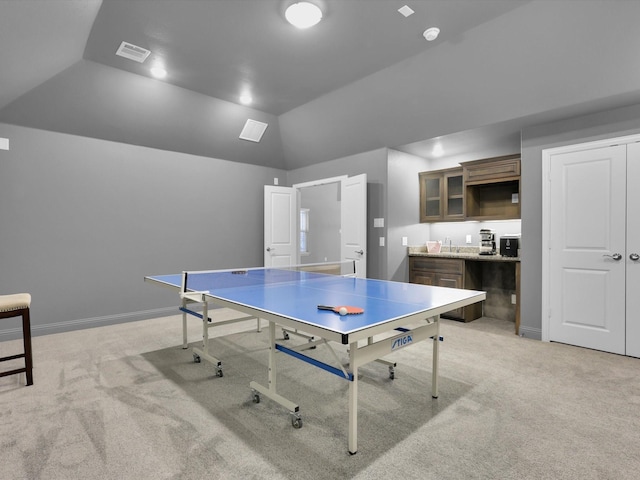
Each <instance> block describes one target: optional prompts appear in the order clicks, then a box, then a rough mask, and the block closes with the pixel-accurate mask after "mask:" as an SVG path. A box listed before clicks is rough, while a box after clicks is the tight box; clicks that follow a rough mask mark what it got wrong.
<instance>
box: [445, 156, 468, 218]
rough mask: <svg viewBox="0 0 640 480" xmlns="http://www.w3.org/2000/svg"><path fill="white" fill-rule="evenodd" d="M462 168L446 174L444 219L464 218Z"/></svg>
mask: <svg viewBox="0 0 640 480" xmlns="http://www.w3.org/2000/svg"><path fill="white" fill-rule="evenodd" d="M462 180H463V175H462V169H461V168H459V169H456V170H453V171H451V172H448V173H445V174H444V181H443V185H444V199H445V201H444V215H443V216H444V220H459V221H460V220H464V194H463V192H464V188H463V181H462Z"/></svg>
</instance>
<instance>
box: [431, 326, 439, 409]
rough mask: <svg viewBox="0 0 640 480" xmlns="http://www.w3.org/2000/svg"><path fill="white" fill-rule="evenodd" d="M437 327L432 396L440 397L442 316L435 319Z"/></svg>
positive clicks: (434, 341)
mask: <svg viewBox="0 0 640 480" xmlns="http://www.w3.org/2000/svg"><path fill="white" fill-rule="evenodd" d="M435 322H436V325H437V329H436V334H435V335H434V336H433V368H432V372H431V396H432V397H433V398H438V357H439V356H440V318H436V319H435Z"/></svg>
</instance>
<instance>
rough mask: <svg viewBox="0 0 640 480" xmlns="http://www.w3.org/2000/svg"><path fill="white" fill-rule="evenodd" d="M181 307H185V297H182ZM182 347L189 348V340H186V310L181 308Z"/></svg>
mask: <svg viewBox="0 0 640 480" xmlns="http://www.w3.org/2000/svg"><path fill="white" fill-rule="evenodd" d="M182 308H183V309H185V308H187V299H186V298H183V299H182ZM182 348H183V349H185V350H186V349H187V348H189V342H188V341H187V312H185V311H184V310H182Z"/></svg>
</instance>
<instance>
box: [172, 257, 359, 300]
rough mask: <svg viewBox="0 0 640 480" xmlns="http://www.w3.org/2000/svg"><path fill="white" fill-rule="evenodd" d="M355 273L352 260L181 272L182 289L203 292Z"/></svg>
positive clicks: (347, 275)
mask: <svg viewBox="0 0 640 480" xmlns="http://www.w3.org/2000/svg"><path fill="white" fill-rule="evenodd" d="M336 275H337V276H343V277H355V276H356V265H355V262H354V261H345V262H325V263H313V264H301V265H290V266H282V267H259V268H247V269H229V270H200V271H187V272H183V274H182V291H183V292H204V291H209V292H211V291H214V290H221V289H226V288H239V287H250V286H256V285H269V284H276V283H285V282H300V281H313V280H319V281H321V280H322V279H323V278H326V277H328V276H336Z"/></svg>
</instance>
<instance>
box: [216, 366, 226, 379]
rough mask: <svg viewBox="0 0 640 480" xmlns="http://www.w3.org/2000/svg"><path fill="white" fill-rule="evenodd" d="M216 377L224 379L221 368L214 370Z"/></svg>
mask: <svg viewBox="0 0 640 480" xmlns="http://www.w3.org/2000/svg"><path fill="white" fill-rule="evenodd" d="M216 376H218V377H224V373H222V369H221V368H218V369H217V370H216Z"/></svg>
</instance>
